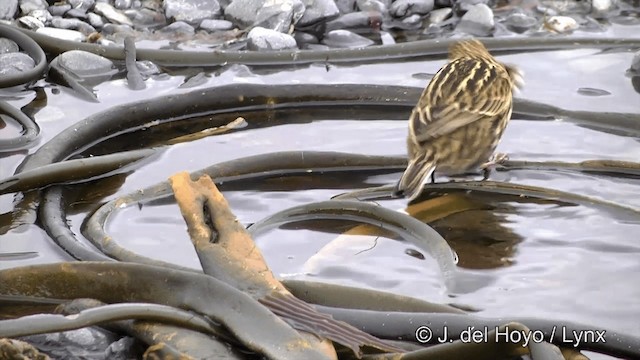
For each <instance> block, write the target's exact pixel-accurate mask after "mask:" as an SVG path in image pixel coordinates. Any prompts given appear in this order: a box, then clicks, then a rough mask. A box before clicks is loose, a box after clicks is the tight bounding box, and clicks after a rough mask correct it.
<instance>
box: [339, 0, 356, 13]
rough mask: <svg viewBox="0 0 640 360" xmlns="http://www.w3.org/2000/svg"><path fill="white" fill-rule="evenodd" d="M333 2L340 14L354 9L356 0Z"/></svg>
mask: <svg viewBox="0 0 640 360" xmlns="http://www.w3.org/2000/svg"><path fill="white" fill-rule="evenodd" d="M335 2H336V6H337V7H338V10H339V11H340V13H341V14H348V13H352V12H354V11H356V0H335Z"/></svg>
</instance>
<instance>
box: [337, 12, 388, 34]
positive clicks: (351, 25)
mask: <svg viewBox="0 0 640 360" xmlns="http://www.w3.org/2000/svg"><path fill="white" fill-rule="evenodd" d="M380 24H382V14H381V13H379V12H376V11H370V12H369V11H368V12H364V11H358V12H353V13H351V14H345V15H342V16H340V17H339V18H337V19H335V20H331V21H329V22H327V26H326V31H327V32H329V31H333V30H348V29H367V28H368V29H374V28H378V29H379V28H380Z"/></svg>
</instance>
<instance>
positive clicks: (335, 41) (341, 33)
mask: <svg viewBox="0 0 640 360" xmlns="http://www.w3.org/2000/svg"><path fill="white" fill-rule="evenodd" d="M322 43H323V44H325V45H329V46H330V47H334V48H359V47H366V46H370V45H373V44H374V41H373V40H371V39H367V38H366V37H364V36H360V35H358V34H356V33H353V32H351V31H349V30H333V31H329V32H328V33H327V34H326V35H325V37H324V38H323V39H322Z"/></svg>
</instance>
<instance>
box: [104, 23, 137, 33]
mask: <svg viewBox="0 0 640 360" xmlns="http://www.w3.org/2000/svg"><path fill="white" fill-rule="evenodd" d="M102 34H103V35H116V34H120V35H124V36H127V35H132V34H133V28H132V27H131V26H129V25H118V24H105V25H104V26H103V27H102Z"/></svg>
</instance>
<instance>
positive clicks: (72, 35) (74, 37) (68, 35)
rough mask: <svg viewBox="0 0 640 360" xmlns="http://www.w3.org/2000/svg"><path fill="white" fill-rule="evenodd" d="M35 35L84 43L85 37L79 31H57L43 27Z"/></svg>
mask: <svg viewBox="0 0 640 360" xmlns="http://www.w3.org/2000/svg"><path fill="white" fill-rule="evenodd" d="M36 32H37V33H39V34H42V35H47V36H51V37H54V38H58V39H62V40H70V41H84V40H85V39H86V38H87V37H86V36H85V35H84V34H82V33H81V32H80V31H76V30H67V29H57V28H52V27H43V28H40V29H37V30H36Z"/></svg>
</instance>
